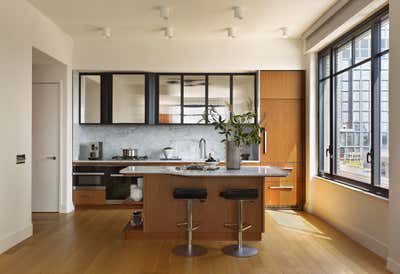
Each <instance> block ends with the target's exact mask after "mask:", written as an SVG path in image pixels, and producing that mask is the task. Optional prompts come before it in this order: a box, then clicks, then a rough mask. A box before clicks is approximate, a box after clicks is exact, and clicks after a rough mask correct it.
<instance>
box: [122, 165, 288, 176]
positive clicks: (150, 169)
mask: <svg viewBox="0 0 400 274" xmlns="http://www.w3.org/2000/svg"><path fill="white" fill-rule="evenodd" d="M120 173H121V174H124V175H127V176H128V175H132V176H137V175H144V174H164V175H177V176H186V177H210V176H212V177H286V176H288V175H289V174H290V170H288V169H281V168H277V167H271V166H258V167H253V166H243V167H241V168H240V169H239V170H229V169H226V168H225V167H220V168H219V169H217V170H210V171H208V170H207V171H203V170H185V169H177V168H176V167H174V166H169V167H165V166H128V167H126V168H124V169H122V170H121V171H120Z"/></svg>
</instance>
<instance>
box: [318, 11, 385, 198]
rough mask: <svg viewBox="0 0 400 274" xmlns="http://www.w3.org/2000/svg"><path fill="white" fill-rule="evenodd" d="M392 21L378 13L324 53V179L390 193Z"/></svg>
mask: <svg viewBox="0 0 400 274" xmlns="http://www.w3.org/2000/svg"><path fill="white" fill-rule="evenodd" d="M388 100H389V19H388V8H387V7H386V8H384V9H383V10H381V11H379V12H378V13H376V14H375V15H373V16H372V17H371V18H369V19H368V20H367V21H365V22H364V23H362V24H361V25H359V26H357V27H356V28H354V29H353V30H352V31H350V32H349V33H347V34H346V35H344V36H343V37H342V38H340V39H339V40H337V41H335V42H334V43H333V44H332V45H330V46H329V47H327V48H326V49H324V50H323V51H321V52H320V53H319V175H320V176H324V177H328V178H330V179H333V180H335V181H338V182H341V183H345V184H350V185H352V186H356V187H358V188H361V189H363V190H365V191H369V192H372V193H375V194H378V195H381V196H386V197H387V196H388V189H389V180H388V178H389V150H388V146H389V101H388Z"/></svg>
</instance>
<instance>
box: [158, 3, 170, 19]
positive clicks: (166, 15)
mask: <svg viewBox="0 0 400 274" xmlns="http://www.w3.org/2000/svg"><path fill="white" fill-rule="evenodd" d="M169 11H170V10H169V8H168V7H166V6H161V7H160V17H161V18H163V19H165V20H168V18H169Z"/></svg>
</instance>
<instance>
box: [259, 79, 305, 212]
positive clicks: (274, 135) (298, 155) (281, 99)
mask: <svg viewBox="0 0 400 274" xmlns="http://www.w3.org/2000/svg"><path fill="white" fill-rule="evenodd" d="M304 95H305V72H304V71H261V72H260V120H261V121H264V123H265V129H266V131H265V134H264V136H263V138H262V143H261V145H260V160H261V161H260V162H261V165H271V166H279V167H288V168H290V169H292V173H291V175H290V176H289V177H287V178H266V179H265V201H264V202H265V206H267V207H297V208H301V207H302V206H303V203H304V174H305V173H304V170H303V169H304V155H305V154H304V146H305V131H304V128H305V123H304V121H305V100H304Z"/></svg>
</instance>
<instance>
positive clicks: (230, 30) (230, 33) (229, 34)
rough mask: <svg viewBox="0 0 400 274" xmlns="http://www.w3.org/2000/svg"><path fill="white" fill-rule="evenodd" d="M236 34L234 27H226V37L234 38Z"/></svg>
mask: <svg viewBox="0 0 400 274" xmlns="http://www.w3.org/2000/svg"><path fill="white" fill-rule="evenodd" d="M236 35H237V29H236V28H235V27H230V28H228V37H231V38H235V37H236Z"/></svg>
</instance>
